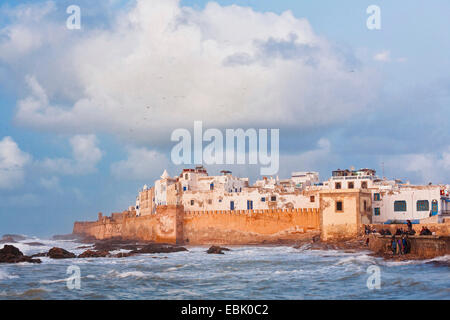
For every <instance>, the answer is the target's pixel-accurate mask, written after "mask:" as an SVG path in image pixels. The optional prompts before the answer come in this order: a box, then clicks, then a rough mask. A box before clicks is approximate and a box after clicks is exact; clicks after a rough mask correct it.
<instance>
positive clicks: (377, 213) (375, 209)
mask: <svg viewBox="0 0 450 320" xmlns="http://www.w3.org/2000/svg"><path fill="white" fill-rule="evenodd" d="M373 214H374V215H375V216H379V215H380V208H373Z"/></svg>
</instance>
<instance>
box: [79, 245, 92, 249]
mask: <svg viewBox="0 0 450 320" xmlns="http://www.w3.org/2000/svg"><path fill="white" fill-rule="evenodd" d="M90 248H92V246H79V247H77V249H90Z"/></svg>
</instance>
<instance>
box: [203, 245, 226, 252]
mask: <svg viewBox="0 0 450 320" xmlns="http://www.w3.org/2000/svg"><path fill="white" fill-rule="evenodd" d="M224 251H230V249H228V248H223V247H219V246H212V247H211V248H209V249H208V251H206V253H208V254H224Z"/></svg>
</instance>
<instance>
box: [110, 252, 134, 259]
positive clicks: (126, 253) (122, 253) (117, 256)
mask: <svg viewBox="0 0 450 320" xmlns="http://www.w3.org/2000/svg"><path fill="white" fill-rule="evenodd" d="M134 255H135V253H131V252H119V253H118V254H116V255H114V256H113V257H115V258H126V257H132V256H134Z"/></svg>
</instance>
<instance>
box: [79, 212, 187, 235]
mask: <svg viewBox="0 0 450 320" xmlns="http://www.w3.org/2000/svg"><path fill="white" fill-rule="evenodd" d="M182 217H183V209H182V207H177V206H159V207H158V210H157V213H156V214H154V215H149V216H141V217H129V216H126V215H125V216H124V217H123V218H121V219H111V218H108V217H102V218H101V220H99V221H95V222H75V224H74V229H73V233H74V234H82V235H86V236H92V237H94V238H96V239H110V238H115V237H120V238H123V239H133V240H134V239H136V240H146V241H156V242H168V243H177V242H180V241H179V240H178V239H182V238H183V234H182V224H180V219H182ZM180 228H181V229H180Z"/></svg>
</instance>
